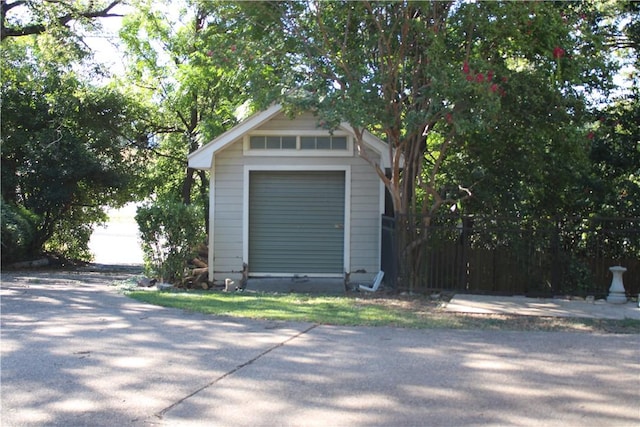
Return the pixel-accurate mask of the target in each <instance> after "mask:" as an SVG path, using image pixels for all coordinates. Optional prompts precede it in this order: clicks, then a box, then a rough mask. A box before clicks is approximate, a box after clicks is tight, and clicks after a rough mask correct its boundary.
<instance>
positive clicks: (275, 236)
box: [249, 171, 345, 274]
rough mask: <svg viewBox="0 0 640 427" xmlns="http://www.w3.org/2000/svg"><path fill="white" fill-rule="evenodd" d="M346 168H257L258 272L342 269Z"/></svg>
mask: <svg viewBox="0 0 640 427" xmlns="http://www.w3.org/2000/svg"><path fill="white" fill-rule="evenodd" d="M344 177H345V173H344V172H343V171H305V172H299V171H284V172H280V171H279V172H275V171H251V172H250V175H249V270H250V272H251V273H252V274H259V273H266V274H342V273H343V269H344V261H343V259H344V199H345V183H344V181H345V178H344Z"/></svg>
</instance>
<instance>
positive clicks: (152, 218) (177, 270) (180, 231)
mask: <svg viewBox="0 0 640 427" xmlns="http://www.w3.org/2000/svg"><path fill="white" fill-rule="evenodd" d="M135 218H136V222H137V223H138V227H139V228H140V235H141V240H142V250H143V253H144V260H145V270H146V274H147V275H149V276H150V277H157V278H160V279H161V281H163V282H166V283H173V284H181V283H182V281H183V279H184V277H185V270H186V268H187V264H188V262H189V261H190V260H191V259H193V258H194V257H195V255H196V247H197V246H198V244H200V243H202V241H204V238H205V232H204V225H203V224H201V223H200V219H201V218H202V213H201V212H200V209H199V208H198V207H197V206H194V205H185V204H183V203H180V202H174V201H156V202H152V203H150V204H148V205H144V206H142V207H140V208H138V211H137V213H136V217H135Z"/></svg>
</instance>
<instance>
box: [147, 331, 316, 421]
mask: <svg viewBox="0 0 640 427" xmlns="http://www.w3.org/2000/svg"><path fill="white" fill-rule="evenodd" d="M316 327H318V325H311V326H310V327H308V328H307V329H305V330H303V331H301V332H298V333H297V334H295V335H292V336H290V337H289V338H287V339H286V340H284V341H282V342H280V343H278V344H276V345H274V346H273V347H269V348H268V349H266V350H265V351H263V352H262V353H260V354H259V355H257V356H256V357H254V358H253V359H250V360H248V361H246V362H244V363H242V364H240V365H238V366H236V367H235V368H233V369H232V370H230V371H229V372H225V373H224V374H222V375H220V376H219V377H218V378H216V379H214V380H213V381H210V382H208V383H207V384H205V385H203V386H202V387H200V388H199V389H197V390H195V391H194V392H192V393H190V394H188V395H186V396H185V397H183V398H181V399H179V400H177V401H176V402H174V403H172V404H171V405H169V406H167V407H166V408H164V409H163V410H161V411H160V412H158V413H157V414H155V416H156V417H157V418H159V419H162V418H163V417H164V416H165V414H166V413H167V412H169V411H170V410H172V409H173V408H175V407H176V406H178V405H180V404H181V403H183V402H184V401H186V400H188V399H190V398H192V397H193V396H195V395H196V394H198V393H200V392H201V391H203V390H206V389H208V388H209V387H211V386H212V385H214V384H216V383H218V382H220V381H222V380H223V379H225V378H227V377H228V376H230V375H233V374H235V373H236V372H238V371H239V370H240V369H242V368H244V367H246V366H249V365H251V364H252V363H254V362H256V361H257V360H259V359H260V358H262V357H263V356H266V355H267V354H269V353H271V352H272V351H273V350H275V349H277V348H280V347H282V346H284V345H285V344H287V343H288V342H291V341H293V340H294V339H296V338H299V337H301V336H302V335H304V334H306V333H308V332H309V331H311V330H312V329H314V328H316Z"/></svg>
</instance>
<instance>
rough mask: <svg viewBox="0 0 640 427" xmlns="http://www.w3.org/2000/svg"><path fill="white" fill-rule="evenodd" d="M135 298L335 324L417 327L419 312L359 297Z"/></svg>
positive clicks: (236, 295) (214, 311)
mask: <svg viewBox="0 0 640 427" xmlns="http://www.w3.org/2000/svg"><path fill="white" fill-rule="evenodd" d="M128 295H129V296H130V297H132V298H134V299H136V300H139V301H144V302H148V303H150V304H155V305H160V306H163V307H174V308H180V309H183V310H188V311H193V312H198V313H205V314H215V315H223V316H233V317H246V318H252V319H268V320H282V321H296V322H311V323H319V324H332V325H360V326H378V325H393V326H402V327H418V326H419V325H420V323H421V319H420V317H419V316H418V315H417V313H412V312H410V311H407V310H403V309H389V308H388V307H385V306H381V305H375V304H366V303H364V300H363V301H360V300H358V299H356V298H347V297H333V296H310V295H305V294H265V293H223V292H181V293H173V292H148V291H142V292H140V291H137V292H135V291H134V292H129V293H128Z"/></svg>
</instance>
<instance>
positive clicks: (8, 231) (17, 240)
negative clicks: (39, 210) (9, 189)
mask: <svg viewBox="0 0 640 427" xmlns="http://www.w3.org/2000/svg"><path fill="white" fill-rule="evenodd" d="M0 215H1V218H0V223H1V224H2V236H1V239H2V240H1V244H2V252H1V254H2V264H5V263H10V262H15V261H23V260H25V259H26V258H27V257H29V256H30V255H31V254H30V251H31V248H32V246H33V243H34V238H35V224H36V222H37V221H36V219H37V218H36V216H35V214H34V213H32V212H30V211H28V210H27V209H25V208H23V207H21V206H18V205H14V204H11V203H6V202H5V201H4V200H2V201H1V203H0Z"/></svg>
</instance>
